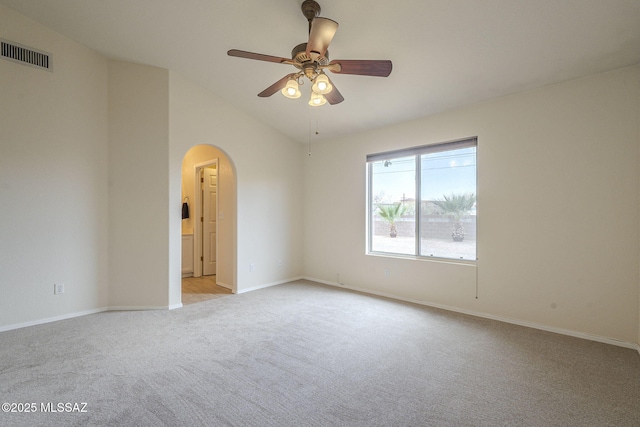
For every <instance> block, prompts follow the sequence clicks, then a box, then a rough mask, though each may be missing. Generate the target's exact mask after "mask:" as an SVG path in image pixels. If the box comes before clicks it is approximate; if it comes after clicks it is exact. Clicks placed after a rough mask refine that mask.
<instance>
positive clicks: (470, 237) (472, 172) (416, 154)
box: [367, 138, 477, 260]
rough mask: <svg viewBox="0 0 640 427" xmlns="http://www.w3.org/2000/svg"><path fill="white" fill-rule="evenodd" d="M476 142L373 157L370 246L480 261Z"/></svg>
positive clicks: (369, 162) (369, 159) (370, 165)
mask: <svg viewBox="0 0 640 427" xmlns="http://www.w3.org/2000/svg"><path fill="white" fill-rule="evenodd" d="M476 147H477V142H476V139H475V138H472V139H468V140H462V141H455V142H449V143H443V144H435V145H428V146H422V147H412V148H408V149H406V150H397V151H393V152H389V153H378V154H372V155H369V156H367V166H368V167H367V171H368V175H369V194H368V212H369V218H368V224H367V225H368V233H369V234H368V236H369V247H368V251H369V252H370V253H388V254H399V255H413V256H420V257H436V258H450V259H462V260H476V238H477V231H476V216H477V200H476V199H477V197H476V195H477V190H476V188H477V183H476ZM418 236H419V238H418Z"/></svg>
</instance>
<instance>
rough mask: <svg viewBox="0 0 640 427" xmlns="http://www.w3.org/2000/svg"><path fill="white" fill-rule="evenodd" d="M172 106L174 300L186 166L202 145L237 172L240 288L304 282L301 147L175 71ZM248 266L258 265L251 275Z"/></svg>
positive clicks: (171, 77) (178, 263)
mask: <svg viewBox="0 0 640 427" xmlns="http://www.w3.org/2000/svg"><path fill="white" fill-rule="evenodd" d="M170 100H171V105H170V145H171V147H170V153H169V158H170V166H169V167H170V184H169V185H170V199H171V202H172V208H171V214H170V215H171V221H170V222H171V227H172V229H171V236H170V238H171V239H172V241H171V244H170V247H171V250H172V254H171V266H172V267H174V268H175V269H176V271H175V272H172V273H171V280H172V286H171V290H172V291H171V292H172V294H171V295H172V298H176V297H177V293H178V291H177V290H176V289H179V277H180V206H181V202H182V200H181V184H180V178H181V163H182V158H183V157H184V155H185V153H186V152H187V151H188V150H189V149H190V148H191V147H193V146H194V145H198V144H210V145H213V146H215V147H218V148H219V149H221V150H222V151H223V152H224V153H226V154H227V156H228V157H229V159H230V161H231V162H232V164H233V165H234V166H235V171H236V174H237V199H236V201H237V213H238V215H237V223H236V224H237V236H236V244H237V246H236V247H237V256H236V263H237V268H236V271H237V273H236V277H235V278H234V284H235V286H236V287H237V289H236V290H237V291H238V292H243V291H246V290H250V289H254V288H257V287H261V286H265V285H269V284H273V283H280V282H284V281H287V280H289V279H291V278H296V277H299V276H300V275H301V274H302V255H301V253H302V203H301V199H302V194H303V191H302V190H303V182H302V164H301V162H300V153H301V152H302V150H303V147H302V146H300V144H298V143H297V142H294V141H292V140H290V139H289V138H288V137H286V136H284V135H282V134H280V133H278V132H276V131H274V130H273V129H271V128H270V127H268V126H267V125H265V124H263V123H261V122H259V121H257V120H255V119H253V118H252V117H250V116H248V115H246V114H244V113H242V112H241V111H238V110H236V109H234V108H233V107H231V106H230V105H229V104H228V103H226V102H224V101H222V100H220V99H219V98H217V97H216V96H214V95H213V94H211V93H210V92H208V91H206V90H204V89H202V88H201V87H199V86H197V85H195V84H193V83H191V82H189V81H187V80H186V79H184V78H183V77H181V76H179V75H177V74H175V73H170ZM174 218H175V220H174ZM225 218H226V217H225ZM225 220H226V219H225ZM279 261H282V265H279ZM249 264H254V266H255V270H254V271H253V272H250V271H249ZM172 301H173V299H172Z"/></svg>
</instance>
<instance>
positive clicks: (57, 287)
mask: <svg viewBox="0 0 640 427" xmlns="http://www.w3.org/2000/svg"><path fill="white" fill-rule="evenodd" d="M53 294H54V295H60V294H64V283H56V284H54V285H53Z"/></svg>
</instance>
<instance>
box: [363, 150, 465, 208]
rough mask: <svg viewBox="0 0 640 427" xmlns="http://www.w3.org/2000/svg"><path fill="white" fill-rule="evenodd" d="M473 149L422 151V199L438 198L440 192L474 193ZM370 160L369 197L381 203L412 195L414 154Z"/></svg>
mask: <svg viewBox="0 0 640 427" xmlns="http://www.w3.org/2000/svg"><path fill="white" fill-rule="evenodd" d="M475 152H476V148H475V147H470V148H462V149H458V150H452V151H443V152H438V153H429V154H423V155H422V159H421V169H422V194H421V197H422V200H434V199H442V196H443V195H444V194H446V195H450V194H451V193H456V194H459V193H474V194H475V192H476V154H475ZM389 162H390V163H387V166H385V165H384V164H385V161H380V162H374V163H373V196H374V197H376V196H380V195H383V196H384V198H383V201H384V202H385V203H395V202H398V201H400V200H402V198H403V195H404V197H406V198H407V199H414V198H415V172H414V171H415V157H414V156H409V157H401V158H395V159H389Z"/></svg>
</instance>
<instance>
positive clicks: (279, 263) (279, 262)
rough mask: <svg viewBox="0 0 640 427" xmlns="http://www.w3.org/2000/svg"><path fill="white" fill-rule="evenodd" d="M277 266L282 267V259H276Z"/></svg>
mask: <svg viewBox="0 0 640 427" xmlns="http://www.w3.org/2000/svg"><path fill="white" fill-rule="evenodd" d="M278 267H282V260H281V259H279V260H278Z"/></svg>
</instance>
